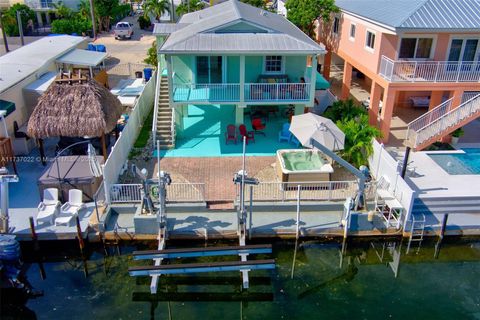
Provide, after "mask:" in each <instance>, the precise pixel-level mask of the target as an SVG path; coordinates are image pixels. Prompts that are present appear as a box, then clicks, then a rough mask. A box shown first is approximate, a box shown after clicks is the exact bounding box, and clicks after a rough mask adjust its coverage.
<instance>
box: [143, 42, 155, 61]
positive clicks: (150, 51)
mask: <svg viewBox="0 0 480 320" xmlns="http://www.w3.org/2000/svg"><path fill="white" fill-rule="evenodd" d="M143 62H145V63H148V64H150V65H152V66H157V65H158V54H157V41H153V43H152V46H151V47H150V48H148V51H147V57H146V58H145V60H143Z"/></svg>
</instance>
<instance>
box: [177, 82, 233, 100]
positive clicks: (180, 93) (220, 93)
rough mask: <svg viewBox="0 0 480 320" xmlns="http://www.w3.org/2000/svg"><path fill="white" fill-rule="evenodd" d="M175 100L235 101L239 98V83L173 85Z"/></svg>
mask: <svg viewBox="0 0 480 320" xmlns="http://www.w3.org/2000/svg"><path fill="white" fill-rule="evenodd" d="M173 100H174V101H175V102H191V101H205V102H208V101H210V102H236V101H239V100H240V84H238V83H206V84H191V83H189V84H183V83H175V84H174V85H173Z"/></svg>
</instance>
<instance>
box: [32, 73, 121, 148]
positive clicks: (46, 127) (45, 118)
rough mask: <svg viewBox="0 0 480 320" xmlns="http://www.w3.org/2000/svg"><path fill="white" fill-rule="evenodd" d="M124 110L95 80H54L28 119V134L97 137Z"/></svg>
mask: <svg viewBox="0 0 480 320" xmlns="http://www.w3.org/2000/svg"><path fill="white" fill-rule="evenodd" d="M122 112H123V107H122V105H121V103H120V101H119V100H118V99H117V98H116V97H115V96H114V95H113V94H112V93H111V92H110V91H108V89H106V88H105V87H103V86H102V85H101V84H99V83H98V82H96V81H95V80H91V79H90V80H87V81H82V82H78V81H76V82H72V83H69V82H53V83H52V85H51V86H50V87H49V88H48V89H47V91H45V93H44V94H43V95H42V96H41V97H40V99H39V100H38V103H37V105H36V107H35V109H34V110H33V113H32V115H31V116H30V119H29V121H28V135H29V136H30V137H33V138H38V139H43V138H48V137H59V136H65V137H83V136H89V137H98V136H101V135H102V134H103V133H108V132H110V131H112V130H113V129H114V128H115V125H116V124H117V120H118V119H119V118H120V116H121V114H122Z"/></svg>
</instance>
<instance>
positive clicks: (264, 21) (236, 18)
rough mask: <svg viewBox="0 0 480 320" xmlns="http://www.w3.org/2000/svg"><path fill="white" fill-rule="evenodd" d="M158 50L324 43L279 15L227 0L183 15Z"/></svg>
mask: <svg viewBox="0 0 480 320" xmlns="http://www.w3.org/2000/svg"><path fill="white" fill-rule="evenodd" d="M235 26H238V27H235ZM162 28H167V27H161V26H158V27H157V26H156V27H155V29H154V33H155V34H158V35H160V34H166V32H161V31H168V30H162ZM168 28H170V27H168ZM160 52H162V53H189V52H196V53H255V52H262V53H264V52H278V53H300V52H301V53H307V54H308V53H311V54H318V53H324V52H325V47H324V46H323V45H319V44H317V43H316V42H315V41H313V40H312V39H310V38H309V37H308V36H307V35H306V34H305V33H303V32H302V31H301V30H300V29H298V28H297V27H296V26H295V25H293V24H292V23H291V22H290V21H288V20H287V19H285V17H283V16H281V15H277V14H275V13H272V12H267V11H265V10H262V9H260V8H256V7H253V6H250V5H247V4H244V3H242V2H239V1H237V0H230V1H227V2H224V3H221V4H217V5H215V6H213V7H210V8H207V9H204V10H200V11H196V12H192V13H188V14H185V15H183V16H182V17H181V19H180V20H179V27H178V28H177V29H176V30H172V32H171V34H170V36H169V37H168V38H167V40H166V41H165V43H164V44H163V45H162V47H161V48H160Z"/></svg>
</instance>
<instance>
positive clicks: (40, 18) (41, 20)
mask: <svg viewBox="0 0 480 320" xmlns="http://www.w3.org/2000/svg"><path fill="white" fill-rule="evenodd" d="M36 14H37V22H38V26H39V27H43V19H42V13H41V12H40V11H37V12H36Z"/></svg>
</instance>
